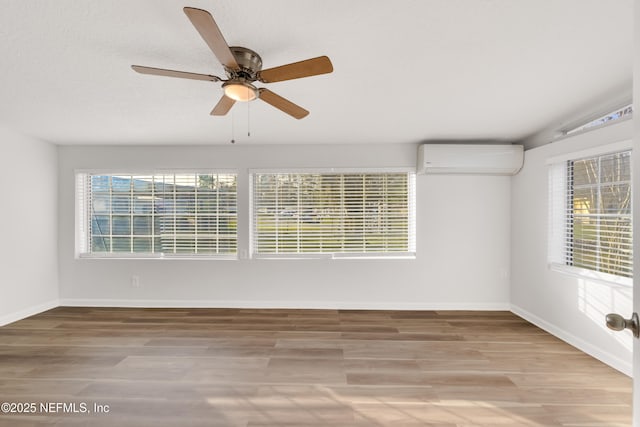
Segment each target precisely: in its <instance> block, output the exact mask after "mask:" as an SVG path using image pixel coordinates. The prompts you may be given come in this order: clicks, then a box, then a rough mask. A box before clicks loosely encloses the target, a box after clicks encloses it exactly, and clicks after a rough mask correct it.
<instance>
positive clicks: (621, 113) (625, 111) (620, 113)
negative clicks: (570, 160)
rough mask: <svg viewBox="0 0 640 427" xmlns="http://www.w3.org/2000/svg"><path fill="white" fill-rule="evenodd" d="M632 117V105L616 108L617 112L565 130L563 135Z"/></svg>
mask: <svg viewBox="0 0 640 427" xmlns="http://www.w3.org/2000/svg"><path fill="white" fill-rule="evenodd" d="M632 115H633V104H629V105H625V106H624V107H622V108H618V109H617V110H614V111H611V112H610V113H607V114H605V115H604V116H601V117H598V118H597V119H594V120H591V121H590V122H587V123H585V124H582V125H580V126H577V127H574V128H572V129H567V130H565V131H564V132H563V133H564V135H572V134H574V133H578V132H582V131H586V130H592V129H593V128H596V127H600V126H603V125H605V124H609V123H611V122H614V121H616V120H621V119H628V118H630V117H631V116H632Z"/></svg>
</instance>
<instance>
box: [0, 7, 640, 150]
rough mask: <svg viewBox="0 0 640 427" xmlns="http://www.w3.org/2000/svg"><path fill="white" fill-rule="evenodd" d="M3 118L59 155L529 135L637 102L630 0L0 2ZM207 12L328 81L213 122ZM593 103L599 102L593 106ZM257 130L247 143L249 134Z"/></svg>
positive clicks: (231, 39)
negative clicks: (200, 15) (604, 107)
mask: <svg viewBox="0 0 640 427" xmlns="http://www.w3.org/2000/svg"><path fill="white" fill-rule="evenodd" d="M1 6H2V12H1V14H0V55H1V60H0V98H1V100H2V102H1V103H0V122H1V123H3V124H4V125H6V126H8V127H10V128H13V129H15V130H17V131H20V132H23V133H26V134H30V135H33V136H36V137H38V138H41V139H44V140H47V141H50V142H54V143H57V144H143V145H145V144H227V143H229V141H230V139H231V138H232V136H233V137H235V139H236V141H238V142H242V143H247V144H253V143H260V144H264V143H300V144H302V143H387V142H389V143H414V142H420V141H425V140H433V139H497V140H517V139H520V138H523V137H525V136H527V135H530V134H532V133H535V132H537V131H539V130H540V129H542V128H544V127H546V126H548V125H549V124H550V123H553V122H554V121H557V120H558V119H559V118H562V117H565V116H567V115H569V114H572V113H574V112H576V111H581V110H585V111H586V110H588V109H589V106H590V104H591V103H593V102H594V100H606V99H607V98H608V97H611V96H614V95H615V96H617V95H619V94H620V93H621V92H629V93H630V92H631V82H632V48H633V39H632V33H633V13H632V10H633V1H632V0H618V1H615V2H614V1H611V0H517V1H516V0H396V1H389V0H386V1H379V0H350V1H345V0H322V1H317V0H262V1H258V0H234V1H230V0H224V1H223V0H190V1H189V2H187V3H184V4H182V3H179V2H176V1H174V0H55V1H53V0H28V1H27V0H2V4H1ZM183 6H193V7H198V8H202V9H206V10H208V11H209V12H211V13H212V14H213V16H214V18H215V19H216V22H217V23H218V25H219V27H220V28H221V30H222V32H223V34H224V35H225V38H226V40H227V42H228V43H229V44H230V45H239V46H245V47H248V48H251V49H253V50H255V51H257V52H258V53H259V54H260V55H261V56H262V59H263V62H264V68H270V67H273V66H277V65H281V64H285V63H290V62H295V61H299V60H303V59H307V58H311V57H315V56H319V55H327V56H329V57H330V58H331V60H332V62H333V65H334V72H333V73H332V74H328V75H323V76H316V77H310V78H306V79H300V80H295V81H289V82H280V83H273V84H269V85H261V86H268V87H269V89H271V90H273V91H274V92H276V93H278V94H280V95H281V96H284V97H286V98H288V99H290V100H291V101H293V102H295V103H297V104H299V105H301V106H302V107H304V108H306V109H308V110H309V111H311V114H310V115H309V116H308V117H307V118H305V119H302V120H300V121H298V120H295V119H292V118H291V117H289V116H287V115H285V114H283V113H281V112H280V111H278V110H276V109H274V108H273V107H271V106H269V105H267V104H266V103H263V102H261V101H255V102H252V103H249V104H236V106H235V107H234V109H233V110H232V113H231V114H229V115H228V116H226V117H212V116H210V115H209V112H210V111H211V109H212V107H213V106H214V105H215V104H216V102H217V101H218V99H219V98H220V96H221V94H222V91H221V89H220V87H219V85H220V84H219V83H211V82H202V81H195V80H183V79H175V78H167V77H156V76H145V75H141V74H137V73H135V72H133V71H132V70H131V68H130V66H131V65H132V64H138V65H146V66H151V67H159V68H169V69H175V70H183V71H192V72H197V73H205V74H215V75H219V76H224V72H223V70H222V67H221V66H220V64H219V63H218V62H217V60H216V58H215V57H214V56H213V54H212V53H211V51H210V50H209V49H208V47H207V46H206V44H205V43H204V41H203V40H202V39H201V38H200V36H199V34H198V33H197V31H196V30H195V28H194V27H193V26H192V25H191V23H190V22H189V20H188V19H187V17H186V16H185V15H184V13H183V11H182V7H183ZM592 108H593V107H592ZM248 130H250V132H251V136H250V137H248V136H247V131H248Z"/></svg>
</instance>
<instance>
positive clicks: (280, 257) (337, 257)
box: [251, 253, 416, 260]
mask: <svg viewBox="0 0 640 427" xmlns="http://www.w3.org/2000/svg"><path fill="white" fill-rule="evenodd" d="M251 258H252V259H259V260H263V259H264V260H407V259H409V260H412V259H416V255H415V253H407V254H397V255H387V254H385V255H382V254H253V256H252V257H251Z"/></svg>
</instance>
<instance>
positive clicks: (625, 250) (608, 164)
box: [549, 151, 633, 278]
mask: <svg viewBox="0 0 640 427" xmlns="http://www.w3.org/2000/svg"><path fill="white" fill-rule="evenodd" d="M549 178H550V179H549V184H550V215H549V224H550V239H549V242H550V246H549V255H550V261H551V262H554V263H559V264H564V265H568V266H574V267H579V268H582V269H587V270H593V271H598V272H602V273H606V274H611V275H614V276H619V277H626V278H631V277H632V276H633V270H632V268H633V251H632V246H633V242H632V213H631V153H630V151H621V152H616V153H611V154H605V155H598V156H591V157H587V158H580V159H575V160H568V161H563V162H558V163H555V164H553V165H551V169H550V174H549Z"/></svg>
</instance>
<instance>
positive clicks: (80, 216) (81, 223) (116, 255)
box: [74, 168, 240, 260]
mask: <svg viewBox="0 0 640 427" xmlns="http://www.w3.org/2000/svg"><path fill="white" fill-rule="evenodd" d="M183 174H188V175H197V174H203V175H205V174H206V175H210V174H218V175H225V174H226V175H234V176H235V179H236V195H235V200H236V247H235V252H231V253H228V254H212V253H204V254H198V253H195V252H194V253H164V252H156V253H152V252H139V253H135V252H133V253H132V252H83V251H82V249H83V248H87V247H89V246H90V244H91V243H90V242H89V240H88V239H90V238H91V235H90V226H89V222H90V221H91V214H90V213H89V212H88V206H87V203H88V202H87V195H88V194H87V192H88V188H87V186H86V182H85V183H82V182H81V181H82V179H81V178H80V177H81V176H84V177H85V181H86V180H87V179H86V178H88V177H90V176H92V175H94V176H95V175H108V176H117V175H124V176H145V175H183ZM239 175H240V174H239V173H238V170H236V169H227V168H224V169H222V168H192V169H183V168H175V169H174V168H166V169H165V168H163V169H148V168H140V169H138V168H130V169H76V170H74V181H75V187H74V188H75V191H74V200H75V245H74V249H75V259H110V260H127V259H129V260H237V259H238V258H239V252H240V241H239V238H238V237H239V233H238V200H239V198H238V194H239V192H238V179H239ZM81 191H82V192H83V196H82V197H80V192H81Z"/></svg>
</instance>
